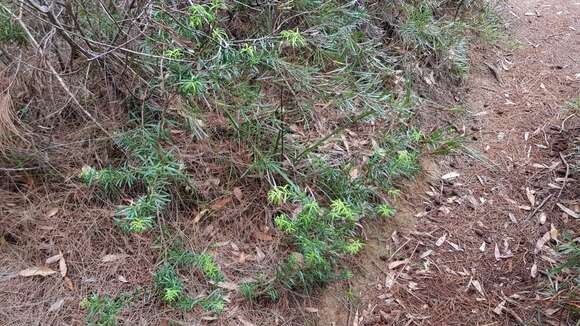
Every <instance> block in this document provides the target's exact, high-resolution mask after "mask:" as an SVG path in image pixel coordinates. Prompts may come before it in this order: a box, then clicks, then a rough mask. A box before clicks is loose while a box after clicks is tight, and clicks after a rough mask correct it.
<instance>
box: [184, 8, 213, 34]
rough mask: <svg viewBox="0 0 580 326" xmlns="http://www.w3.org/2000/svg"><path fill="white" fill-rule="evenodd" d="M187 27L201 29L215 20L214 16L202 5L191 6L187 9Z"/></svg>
mask: <svg viewBox="0 0 580 326" xmlns="http://www.w3.org/2000/svg"><path fill="white" fill-rule="evenodd" d="M189 13H190V15H189V26H190V27H192V28H201V27H202V26H203V25H205V24H209V23H211V22H213V21H214V20H215V18H216V17H215V15H214V14H213V13H212V12H211V11H210V10H208V8H206V6H204V5H200V4H193V5H191V6H190V7H189Z"/></svg>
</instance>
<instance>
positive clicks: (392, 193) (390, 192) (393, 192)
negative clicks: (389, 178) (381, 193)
mask: <svg viewBox="0 0 580 326" xmlns="http://www.w3.org/2000/svg"><path fill="white" fill-rule="evenodd" d="M387 196H389V197H391V198H399V197H400V196H401V190H399V189H397V188H390V189H387Z"/></svg>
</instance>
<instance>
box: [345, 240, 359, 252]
mask: <svg viewBox="0 0 580 326" xmlns="http://www.w3.org/2000/svg"><path fill="white" fill-rule="evenodd" d="M362 248H363V243H362V242H361V241H360V240H359V239H353V240H351V241H350V242H349V243H348V244H346V246H344V251H345V252H346V253H348V254H350V255H356V254H358V253H359V252H360V251H361V249H362Z"/></svg>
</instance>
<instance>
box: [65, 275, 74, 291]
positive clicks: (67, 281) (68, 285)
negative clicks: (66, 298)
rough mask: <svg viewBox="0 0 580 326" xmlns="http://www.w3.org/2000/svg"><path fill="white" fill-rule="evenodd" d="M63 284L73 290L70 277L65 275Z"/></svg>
mask: <svg viewBox="0 0 580 326" xmlns="http://www.w3.org/2000/svg"><path fill="white" fill-rule="evenodd" d="M64 284H65V285H66V287H67V288H69V290H71V291H74V289H75V287H74V285H73V282H72V281H71V280H70V278H68V277H65V278H64Z"/></svg>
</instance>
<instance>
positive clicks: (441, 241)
mask: <svg viewBox="0 0 580 326" xmlns="http://www.w3.org/2000/svg"><path fill="white" fill-rule="evenodd" d="M445 240H447V233H445V234H444V235H443V236H442V237H441V238H439V239H437V242H435V245H436V246H437V247H441V245H442V244H443V243H444V242H445Z"/></svg>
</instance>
